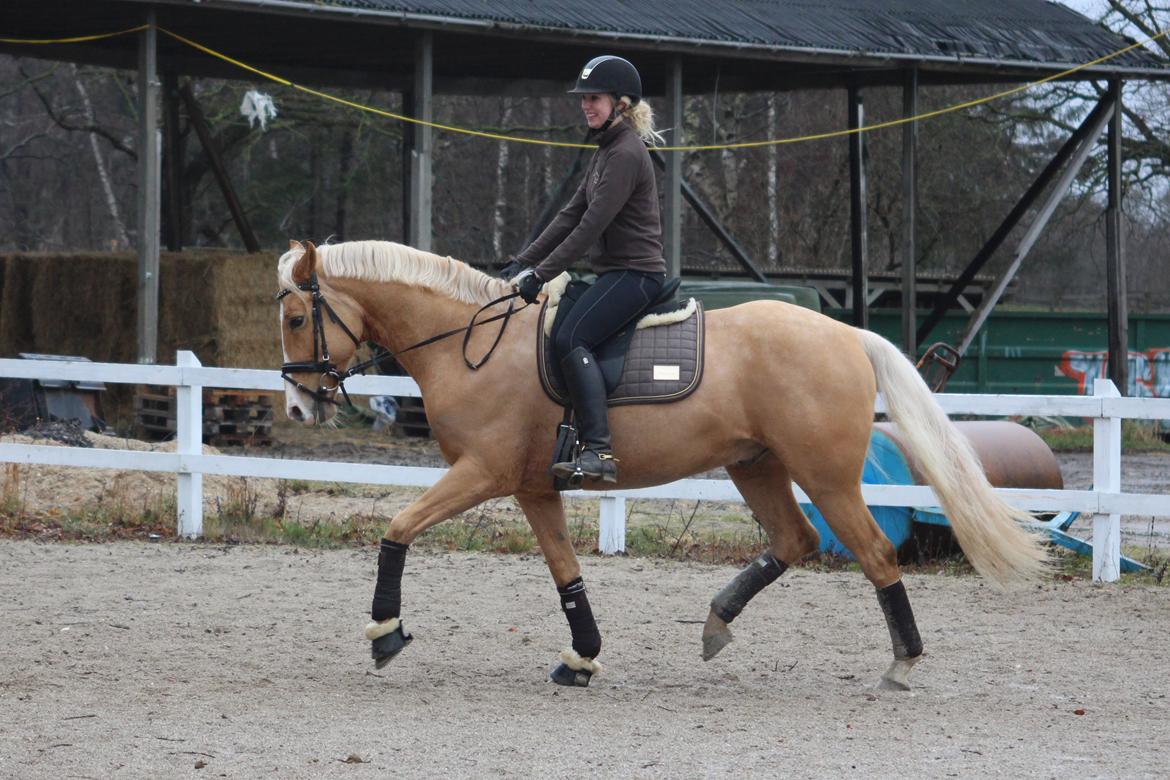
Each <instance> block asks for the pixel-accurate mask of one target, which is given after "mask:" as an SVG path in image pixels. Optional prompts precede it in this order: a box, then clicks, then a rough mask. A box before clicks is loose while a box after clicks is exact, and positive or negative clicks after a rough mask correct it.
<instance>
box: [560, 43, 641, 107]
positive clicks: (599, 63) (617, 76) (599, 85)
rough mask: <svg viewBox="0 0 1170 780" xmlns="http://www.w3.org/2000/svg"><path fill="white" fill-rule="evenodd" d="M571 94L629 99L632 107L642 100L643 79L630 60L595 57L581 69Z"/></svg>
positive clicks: (604, 56)
mask: <svg viewBox="0 0 1170 780" xmlns="http://www.w3.org/2000/svg"><path fill="white" fill-rule="evenodd" d="M569 94H590V95H606V94H608V95H614V96H615V97H616V98H617V99H619V100H620V99H621V98H623V97H628V98H629V99H630V100H631V101H632V103H631V105H635V106H636V105H638V102H639V101H641V100H642V77H641V76H639V75H638V69H637V68H635V67H634V66H633V65H631V64H630V62H629V60H623V59H622V58H621V57H615V56H614V55H612V54H603V55H602V56H600V57H594V58H593V59H591V60H589V62H587V63H585V67H584V68H581V74H580V75H579V76H577V85H576V86H575V87H573V88H572V89H570V90H569Z"/></svg>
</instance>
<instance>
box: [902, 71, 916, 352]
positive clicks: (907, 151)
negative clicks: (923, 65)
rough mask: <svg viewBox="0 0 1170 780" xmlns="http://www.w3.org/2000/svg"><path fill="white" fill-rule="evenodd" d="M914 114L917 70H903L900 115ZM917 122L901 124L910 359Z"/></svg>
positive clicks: (905, 344)
mask: <svg viewBox="0 0 1170 780" xmlns="http://www.w3.org/2000/svg"><path fill="white" fill-rule="evenodd" d="M917 115H918V69H917V68H915V67H911V68H909V69H908V70H907V71H906V81H905V82H904V83H903V84H902V116H903V117H912V116H917ZM917 166H918V123H917V122H907V123H906V124H904V125H902V350H903V351H904V352H905V353H906V354H907V355H909V356H910V359H911V360H914V359H915V358H916V357H917V356H918V339H917V328H918V323H917V307H918V291H917V290H916V289H915V284H916V282H917V276H916V274H917V270H918V269H917V268H916V265H917V261H918V246H917V225H916V219H917V215H918V168H917Z"/></svg>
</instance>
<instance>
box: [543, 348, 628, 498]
mask: <svg viewBox="0 0 1170 780" xmlns="http://www.w3.org/2000/svg"><path fill="white" fill-rule="evenodd" d="M561 371H562V373H563V374H564V376H565V384H566V385H567V386H568V390H569V398H570V399H572V402H573V411H574V412H575V413H576V415H577V431H578V436H579V437H580V439H581V454H580V455H578V456H577V460H576V461H575V462H570V461H565V462H563V463H557V464H555V465H554V466H553V469H552V470H553V473H554V474H556V475H557V476H558V477H564V478H566V479H573V478H578V479H580V478H583V477H584V478H590V479H603V480H605V481H606V482H617V462H616V461H615V460H614V458H613V449H612V446H611V444H610V439H609V412H608V410H607V409H606V393H605V377H604V376H602V374H601V366H599V365H597V361H596V360H594V358H593V353H591V352H590V351H589V350H587V349H585V347H577V348H576V349H574V350H573V351H572V352H570V353H569V354H567V355H565V356H564V357H563V358H562V359H561Z"/></svg>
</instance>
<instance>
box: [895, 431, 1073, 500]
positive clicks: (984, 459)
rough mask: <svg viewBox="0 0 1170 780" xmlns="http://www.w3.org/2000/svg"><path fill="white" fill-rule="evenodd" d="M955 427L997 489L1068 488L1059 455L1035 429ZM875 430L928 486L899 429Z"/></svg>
mask: <svg viewBox="0 0 1170 780" xmlns="http://www.w3.org/2000/svg"><path fill="white" fill-rule="evenodd" d="M955 426H956V427H957V428H958V429H959V430H960V431H961V432H962V434H963V435H964V436H965V437H966V438H967V441H969V442H970V443H971V446H972V447H973V448H974V449H975V452H976V454H977V455H978V456H979V462H980V463H982V464H983V472H984V473H985V474H986V475H987V481H988V482H990V483H991V484H992V485H993V486H995V487H1003V488H1037V489H1053V490H1060V489H1062V488H1063V487H1064V479H1063V478H1062V477H1061V474H1060V466H1059V464H1057V462H1056V455H1054V454H1053V453H1052V450H1050V449H1049V448H1048V445H1047V444H1045V443H1044V440H1043V439H1041V438H1040V437H1039V436H1037V435H1036V432H1035V431H1033V430H1032V429H1030V428H1025V427H1024V426H1023V425H1020V424H1018V423H1014V422H1008V421H1006V420H986V421H970V422H968V421H960V422H956V423H955ZM874 428H875V429H876V430H879V431H881V432H882V433H884V434H886V435H887V436H889V437H890V438H891V439H892V440H893V441H894V443H895V444H897V445H898V449H900V450H901V451H902V454H903V456H905V457H906V460H907V462H908V463H909V464H910V468H911V471H912V472H913V473H914V481H915V482H916V483H917V484H920V485H921V484H924V481H923V479H922V476H921V474H920V473H919V471H918V468H917V467H916V465H915V463H914V461H913V459H912V458H910V457H909V454H908V453H907V452H906V447H905V446H904V445H903V444H902V442H901V441H900V440H899V438H898V426H896V425H894V424H892V423H877V424H875V425H874Z"/></svg>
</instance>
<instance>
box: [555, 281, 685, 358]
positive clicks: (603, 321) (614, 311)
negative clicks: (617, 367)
mask: <svg viewBox="0 0 1170 780" xmlns="http://www.w3.org/2000/svg"><path fill="white" fill-rule="evenodd" d="M665 281H666V275H665V274H660V273H645V272H642V271H607V272H606V273H603V274H602V275H601V276H599V277H597V281H596V282H594V283H593V285H592V286H591V287H590V288H589V289H588V290H586V291H585V292H584V293H583V294H582V295H581V298H580V300H578V301H577V303H576V304H574V305H573V308H572V309H571V310H570V311H569V313H568V315H567V316H566V317H565V321H564V322H563V323H561V325H560V328H559V329H558V330H557V334H556V343H555V344H554V345H553V347H554V348H555V349H556V356H557V360H560V359H561V358H563V357H564V356H565V355H567V354H569V353H570V352H572V351H573V350H574V349H577V348H578V347H584V348H585V349H587V350H589V351H590V352H593V351H594V350H595V349H596V348H597V346H598V345H599V344H602V343H603V342H605V340H606V339H608V338H609V337H610V336H613V335H614V334H615V333H617V332H618V331H620V330H621V329H622V328H624V327H625V326H626V325H627V324H628V323H629V322H630V320H632V319H634V317H636V316H638V314H639V313H640V312H641V311H642V309H644V308H646V306H647V305H648V304H649V303H650V301H652V300H654V298H655V296H657V295H658V292H659V291H660V290H661V289H662V285H663V283H664V282H665Z"/></svg>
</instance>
